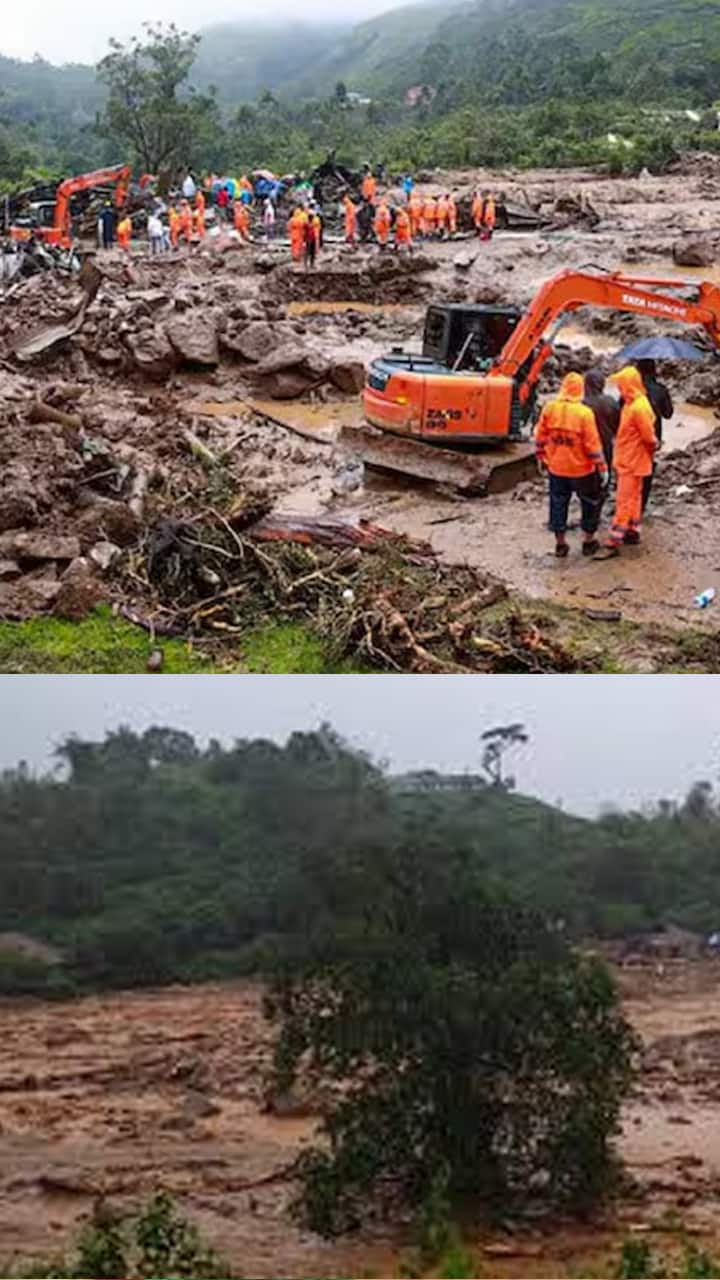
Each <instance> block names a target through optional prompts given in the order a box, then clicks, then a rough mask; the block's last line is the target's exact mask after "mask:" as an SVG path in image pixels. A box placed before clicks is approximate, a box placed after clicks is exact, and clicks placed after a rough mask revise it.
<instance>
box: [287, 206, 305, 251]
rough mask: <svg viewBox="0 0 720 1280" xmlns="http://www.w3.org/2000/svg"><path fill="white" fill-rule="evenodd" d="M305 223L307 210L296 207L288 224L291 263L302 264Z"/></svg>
mask: <svg viewBox="0 0 720 1280" xmlns="http://www.w3.org/2000/svg"><path fill="white" fill-rule="evenodd" d="M307 223H308V214H307V210H306V209H302V208H299V207H298V208H297V209H296V210H295V212H294V213H293V215H292V217H291V218H290V221H289V222H288V231H289V233H290V252H291V253H292V257H293V262H302V258H303V254H304V253H305V228H306V227H307Z"/></svg>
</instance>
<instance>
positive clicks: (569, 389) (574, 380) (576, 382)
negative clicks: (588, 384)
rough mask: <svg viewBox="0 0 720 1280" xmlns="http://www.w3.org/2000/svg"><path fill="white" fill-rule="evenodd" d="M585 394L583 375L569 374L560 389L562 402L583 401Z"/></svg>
mask: <svg viewBox="0 0 720 1280" xmlns="http://www.w3.org/2000/svg"><path fill="white" fill-rule="evenodd" d="M584 394H585V383H584V381H583V377H582V374H580V373H567V374H566V375H565V377H564V378H563V380H562V385H561V387H560V399H561V400H582V398H583V396H584Z"/></svg>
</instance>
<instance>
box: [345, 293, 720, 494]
mask: <svg viewBox="0 0 720 1280" xmlns="http://www.w3.org/2000/svg"><path fill="white" fill-rule="evenodd" d="M664 290H668V291H669V292H663V291H664ZM690 294H692V300H690V301H688V300H687V299H688V295H690ZM682 295H684V296H682ZM581 307H602V308H605V309H608V310H611V311H633V312H637V313H638V314H639V315H645V316H653V317H656V318H657V319H659V320H669V321H673V322H675V323H678V324H685V325H698V326H702V327H703V328H704V329H705V331H706V332H707V334H708V335H709V337H710V338H711V340H712V342H713V343H714V345H715V346H716V347H718V348H720V288H719V287H718V286H717V285H714V284H711V283H706V282H696V281H692V280H679V279H675V280H666V279H644V278H636V277H633V276H628V275H624V274H622V273H613V274H610V273H600V272H594V271H564V272H561V273H560V274H559V275H557V276H554V277H553V278H552V279H551V280H548V281H547V282H546V283H545V284H544V285H543V286H542V288H541V289H540V290H539V292H538V293H537V295H536V296H535V298H534V299H533V301H532V303H531V304H530V306H529V308H528V310H527V311H525V312H524V313H523V312H521V311H519V310H517V309H514V308H512V307H496V306H484V305H483V306H480V305H478V306H464V305H463V304H459V305H447V306H444V305H435V306H431V307H430V308H429V310H428V312H427V317H426V321H425V334H424V341H423V351H422V354H421V355H411V354H408V353H406V352H404V351H402V349H395V350H393V351H392V352H391V353H390V354H389V355H387V356H382V357H381V358H379V359H377V360H374V361H373V362H372V364H371V365H370V368H369V370H368V375H367V382H366V386H365V390H364V393H363V406H364V414H365V419H366V421H367V422H368V423H369V424H370V426H369V427H360V428H351V427H348V428H346V429H345V430H344V431H343V433H342V440H343V443H344V444H346V445H347V446H348V447H349V448H350V449H352V450H353V451H354V452H355V453H356V454H357V455H359V456H360V457H361V458H362V459H363V461H365V462H366V463H367V464H368V465H369V466H377V467H380V468H382V469H384V470H387V469H389V470H391V471H401V472H403V473H405V474H409V475H411V476H415V477H418V478H422V479H430V480H436V481H438V480H439V481H441V482H446V483H449V484H451V485H454V486H455V487H456V488H459V489H462V490H465V491H466V492H475V493H493V492H501V491H502V490H504V489H508V488H511V487H512V486H513V485H514V484H515V483H516V482H517V480H518V479H520V478H522V477H523V476H524V475H528V474H531V473H532V472H533V470H534V459H533V449H532V445H531V444H530V443H529V441H528V435H529V434H530V428H531V426H532V423H533V421H534V417H535V406H536V390H537V383H538V379H539V377H540V374H541V372H542V368H543V365H544V364H545V361H546V360H547V358H548V356H550V355H551V354H552V352H553V341H554V339H555V337H556V335H557V333H558V331H559V330H560V328H561V327H562V325H563V324H564V323H565V320H566V318H567V316H568V315H569V314H571V313H572V312H574V311H577V310H579V309H580V308H581ZM428 446H433V447H432V448H428ZM438 446H440V447H439V448H438ZM483 446H484V447H485V448H486V452H485V454H484V456H483V454H482V452H481V450H482V448H483ZM487 446H492V447H493V448H492V452H487Z"/></svg>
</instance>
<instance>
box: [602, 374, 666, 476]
mask: <svg viewBox="0 0 720 1280" xmlns="http://www.w3.org/2000/svg"><path fill="white" fill-rule="evenodd" d="M610 381H611V382H614V383H615V385H616V386H617V387H619V388H620V394H621V396H622V398H623V402H624V403H623V409H622V413H621V414H620V426H619V428H618V433H617V435H616V437H615V446H614V448H613V467H614V468H615V470H616V471H617V472H618V474H622V473H624V474H626V475H633V476H649V475H650V474H651V472H652V467H653V458H654V456H655V451H656V449H657V447H658V442H657V436H656V435H655V413H654V410H653V408H652V405H651V404H650V401H649V400H648V398H647V395H646V394H645V387H644V385H643V380H642V377H641V376H640V373H639V371H638V370H637V369H635V368H634V367H633V366H632V365H626V367H625V368H624V369H621V370H620V372H619V373H614V374H613V375H612V377H611V378H610Z"/></svg>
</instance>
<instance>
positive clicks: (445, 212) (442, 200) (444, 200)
mask: <svg viewBox="0 0 720 1280" xmlns="http://www.w3.org/2000/svg"><path fill="white" fill-rule="evenodd" d="M449 217H450V209H449V207H448V197H447V196H440V197H439V198H438V202H437V229H438V231H439V233H440V236H441V237H442V239H443V240H444V239H445V235H446V233H447V226H448V219H449Z"/></svg>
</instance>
